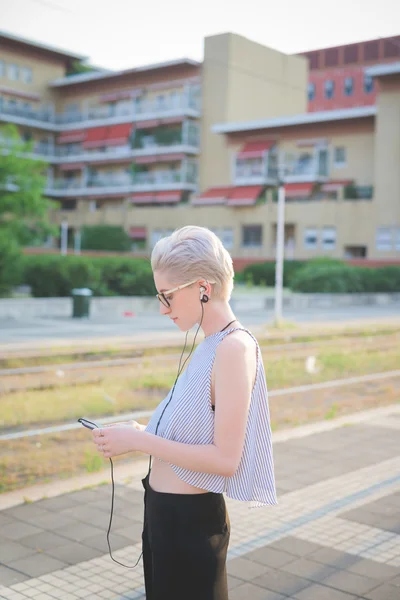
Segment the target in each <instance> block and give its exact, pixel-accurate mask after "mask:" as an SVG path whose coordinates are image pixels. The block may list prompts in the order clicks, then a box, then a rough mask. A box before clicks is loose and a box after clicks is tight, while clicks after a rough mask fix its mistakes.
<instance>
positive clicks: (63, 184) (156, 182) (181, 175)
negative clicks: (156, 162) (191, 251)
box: [46, 164, 197, 198]
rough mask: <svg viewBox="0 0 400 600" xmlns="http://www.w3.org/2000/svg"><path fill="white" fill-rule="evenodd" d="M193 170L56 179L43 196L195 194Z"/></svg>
mask: <svg viewBox="0 0 400 600" xmlns="http://www.w3.org/2000/svg"><path fill="white" fill-rule="evenodd" d="M196 179H197V175H196V172H195V170H193V169H190V168H188V165H186V164H183V165H182V168H181V169H180V170H176V171H172V170H165V171H148V172H141V173H135V174H134V175H133V176H131V175H129V174H116V175H106V174H100V173H97V174H95V175H92V176H89V177H88V178H87V180H86V181H85V180H84V179H79V178H65V179H56V180H54V181H53V182H51V181H50V182H49V183H48V186H47V188H46V194H48V195H49V196H55V197H63V198H65V197H68V196H72V197H76V196H102V195H108V194H120V195H125V194H130V193H132V192H146V191H150V192H152V191H154V192H158V191H160V192H161V191H168V190H188V191H195V190H196V189H197V183H196Z"/></svg>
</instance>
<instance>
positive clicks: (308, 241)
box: [304, 227, 318, 250]
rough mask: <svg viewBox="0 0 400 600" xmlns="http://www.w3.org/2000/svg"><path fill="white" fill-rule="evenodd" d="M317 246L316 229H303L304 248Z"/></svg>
mask: <svg viewBox="0 0 400 600" xmlns="http://www.w3.org/2000/svg"><path fill="white" fill-rule="evenodd" d="M317 246H318V232H317V230H316V229H312V228H311V227H307V229H306V230H305V231H304V248H305V249H306V250H316V248H317Z"/></svg>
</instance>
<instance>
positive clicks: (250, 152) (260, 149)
mask: <svg viewBox="0 0 400 600" xmlns="http://www.w3.org/2000/svg"><path fill="white" fill-rule="evenodd" d="M274 144H275V140H258V141H254V142H247V143H246V144H245V145H244V146H243V148H242V149H241V150H240V152H238V153H237V154H236V158H260V157H261V156H262V155H263V154H264V152H267V151H268V150H270V149H271V148H272V146H273V145H274Z"/></svg>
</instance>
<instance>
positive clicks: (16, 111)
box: [0, 101, 54, 123]
mask: <svg viewBox="0 0 400 600" xmlns="http://www.w3.org/2000/svg"><path fill="white" fill-rule="evenodd" d="M0 115H1V116H3V117H7V116H8V117H19V118H21V119H27V120H30V121H38V122H45V123H54V116H53V113H52V112H51V111H50V110H48V109H45V108H43V109H40V110H33V109H31V108H27V107H26V106H25V107H24V106H18V105H15V106H14V105H12V104H7V103H4V102H1V101H0Z"/></svg>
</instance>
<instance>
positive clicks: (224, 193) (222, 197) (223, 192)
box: [191, 186, 232, 206]
mask: <svg viewBox="0 0 400 600" xmlns="http://www.w3.org/2000/svg"><path fill="white" fill-rule="evenodd" d="M231 190H232V187H231V186H229V187H214V188H209V189H208V190H206V191H205V192H203V193H202V194H200V195H199V196H197V197H195V198H193V200H192V202H191V203H192V204H193V205H195V206H202V205H207V204H225V202H226V199H227V198H228V196H229V194H230V193H231Z"/></svg>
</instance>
